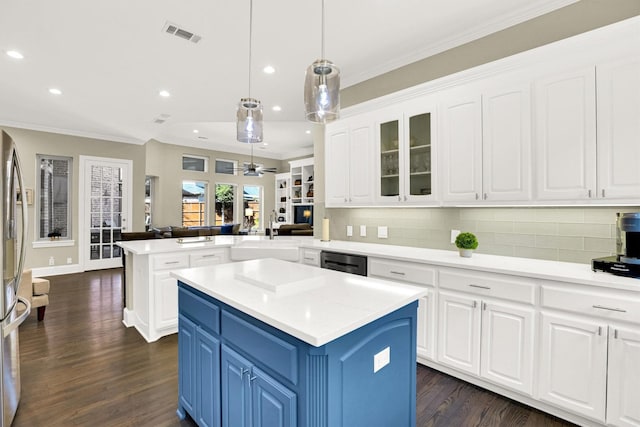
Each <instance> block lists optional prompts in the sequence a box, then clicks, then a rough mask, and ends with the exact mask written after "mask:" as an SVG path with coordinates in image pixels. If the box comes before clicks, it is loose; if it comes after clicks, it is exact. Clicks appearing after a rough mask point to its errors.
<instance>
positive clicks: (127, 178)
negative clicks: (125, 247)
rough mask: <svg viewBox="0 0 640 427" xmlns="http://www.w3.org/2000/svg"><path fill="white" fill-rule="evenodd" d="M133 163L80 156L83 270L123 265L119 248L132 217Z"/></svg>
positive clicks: (81, 258) (80, 222) (81, 255)
mask: <svg viewBox="0 0 640 427" xmlns="http://www.w3.org/2000/svg"><path fill="white" fill-rule="evenodd" d="M131 169H132V162H131V160H123V159H108V158H100V157H87V156H80V175H81V177H82V179H81V180H80V186H79V194H80V200H79V203H78V205H79V209H80V212H79V215H78V217H79V219H80V220H79V225H80V242H79V249H80V260H81V262H82V265H83V268H84V270H85V271H86V270H99V269H104V268H115V267H120V266H121V265H122V260H121V249H120V247H119V246H116V244H115V243H116V242H117V241H119V240H120V235H121V232H122V231H127V230H128V224H129V219H130V218H131Z"/></svg>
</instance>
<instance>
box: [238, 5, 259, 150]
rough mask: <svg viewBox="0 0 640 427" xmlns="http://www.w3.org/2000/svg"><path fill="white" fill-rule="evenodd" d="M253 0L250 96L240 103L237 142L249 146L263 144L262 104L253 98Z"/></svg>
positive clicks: (250, 15) (250, 26)
mask: <svg viewBox="0 0 640 427" xmlns="http://www.w3.org/2000/svg"><path fill="white" fill-rule="evenodd" d="M252 35H253V0H249V91H248V92H249V96H248V97H247V98H241V99H240V102H239V103H238V112H237V117H238V122H237V125H236V127H237V138H236V139H237V140H238V141H240V142H246V143H249V144H255V143H258V142H262V103H261V102H260V101H258V100H257V99H255V98H252V97H251V39H252Z"/></svg>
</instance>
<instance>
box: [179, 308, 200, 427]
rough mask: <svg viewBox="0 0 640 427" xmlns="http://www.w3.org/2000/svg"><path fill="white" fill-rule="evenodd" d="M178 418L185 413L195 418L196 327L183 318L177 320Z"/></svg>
mask: <svg viewBox="0 0 640 427" xmlns="http://www.w3.org/2000/svg"><path fill="white" fill-rule="evenodd" d="M178 331H179V333H178V416H179V417H180V419H184V418H185V416H186V412H188V413H189V414H190V415H191V416H192V417H195V415H196V413H195V396H196V383H195V378H196V357H195V340H196V325H195V323H193V322H192V321H191V320H189V319H187V318H186V317H185V316H183V315H180V316H179V318H178Z"/></svg>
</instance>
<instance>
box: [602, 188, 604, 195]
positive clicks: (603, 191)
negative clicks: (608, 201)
mask: <svg viewBox="0 0 640 427" xmlns="http://www.w3.org/2000/svg"><path fill="white" fill-rule="evenodd" d="M602 197H604V188H603V189H602Z"/></svg>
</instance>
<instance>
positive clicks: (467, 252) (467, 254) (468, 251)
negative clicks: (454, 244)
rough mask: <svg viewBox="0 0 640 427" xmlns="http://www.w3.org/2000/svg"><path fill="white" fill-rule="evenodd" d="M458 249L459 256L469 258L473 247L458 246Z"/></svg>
mask: <svg viewBox="0 0 640 427" xmlns="http://www.w3.org/2000/svg"><path fill="white" fill-rule="evenodd" d="M458 251H460V256H461V257H463V258H471V255H473V249H462V248H458Z"/></svg>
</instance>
